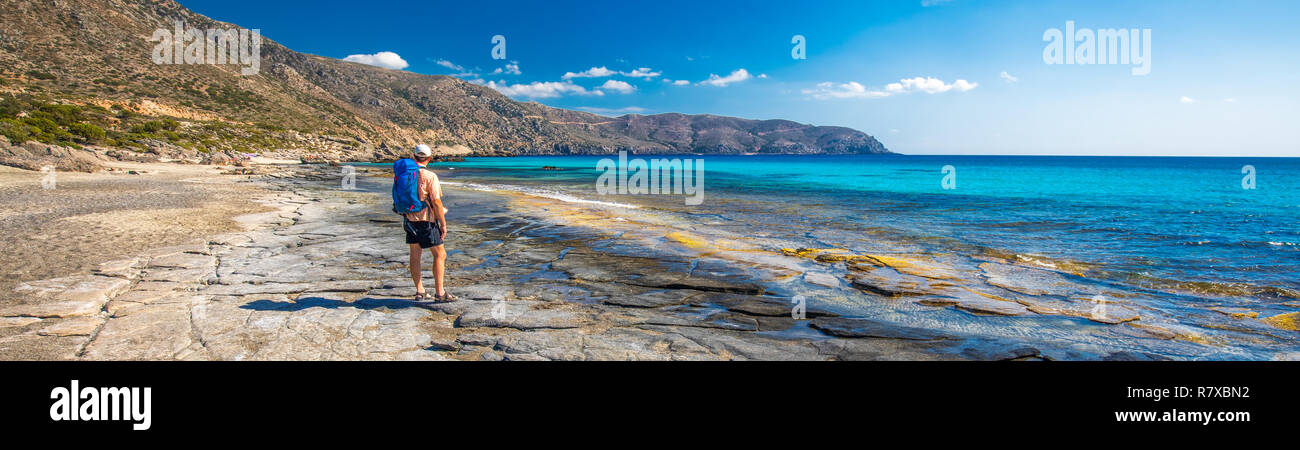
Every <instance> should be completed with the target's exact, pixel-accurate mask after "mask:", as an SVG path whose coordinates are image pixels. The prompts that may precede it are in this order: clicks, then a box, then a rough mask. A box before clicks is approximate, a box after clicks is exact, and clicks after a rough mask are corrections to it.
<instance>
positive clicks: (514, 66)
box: [492, 61, 523, 75]
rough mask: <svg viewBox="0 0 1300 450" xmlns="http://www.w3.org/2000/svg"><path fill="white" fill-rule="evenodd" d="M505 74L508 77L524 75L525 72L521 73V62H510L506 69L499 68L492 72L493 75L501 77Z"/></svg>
mask: <svg viewBox="0 0 1300 450" xmlns="http://www.w3.org/2000/svg"><path fill="white" fill-rule="evenodd" d="M503 73H504V74H506V75H521V74H523V72H520V71H519V61H510V63H508V64H506V66H505V67H498V68H497V69H496V70H493V71H492V74H493V75H501V74H503Z"/></svg>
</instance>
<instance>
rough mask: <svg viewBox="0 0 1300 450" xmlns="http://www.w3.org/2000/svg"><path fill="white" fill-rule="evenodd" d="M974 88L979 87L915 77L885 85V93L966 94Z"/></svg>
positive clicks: (964, 82) (975, 84)
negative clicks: (952, 91) (954, 92)
mask: <svg viewBox="0 0 1300 450" xmlns="http://www.w3.org/2000/svg"><path fill="white" fill-rule="evenodd" d="M976 86H979V83H971V82H969V81H966V80H957V81H954V82H952V84H947V83H944V82H943V80H940V79H938V78H931V77H925V78H921V77H915V78H904V79H902V80H898V82H897V83H889V84H887V85H885V91H887V92H889V93H890V94H906V93H911V92H918V91H919V92H924V93H927V94H939V93H943V92H948V91H950V90H954V89H955V90H957V91H958V92H966V91H969V90H971V89H975V87H976Z"/></svg>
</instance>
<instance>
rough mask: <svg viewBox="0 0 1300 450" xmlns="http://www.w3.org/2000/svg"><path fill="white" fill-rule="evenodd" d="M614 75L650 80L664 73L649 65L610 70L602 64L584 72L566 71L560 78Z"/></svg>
mask: <svg viewBox="0 0 1300 450" xmlns="http://www.w3.org/2000/svg"><path fill="white" fill-rule="evenodd" d="M614 75H622V76H625V77H630V78H645V79H647V80H648V79H651V78H654V77H657V76H659V75H663V74H662V73H660V72H656V71H655V70H654V69H651V68H649V67H639V68H636V69H633V70H630V71H626V72H623V71H617V70H609V68H608V67H605V66H600V67H592V68H590V69H587V70H584V71H582V72H565V73H564V76H562V77H560V78H563V79H566V80H569V79H573V78H604V77H612V76H614Z"/></svg>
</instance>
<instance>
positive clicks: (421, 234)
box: [402, 144, 455, 302]
mask: <svg viewBox="0 0 1300 450" xmlns="http://www.w3.org/2000/svg"><path fill="white" fill-rule="evenodd" d="M413 156H414V157H413V159H414V160H415V164H416V165H417V166H418V167H419V169H418V170H417V171H416V176H417V177H418V181H417V183H418V186H419V188H418V192H419V197H418V199H419V200H420V201H422V202H425V208H424V209H421V210H419V211H416V212H408V213H404V214H402V216H403V217H402V228H404V229H406V243H407V244H410V249H411V280H412V281H415V300H416V301H424V300H429V299H433V300H434V301H437V302H449V301H454V300H455V297H453V296H452V295H451V294H449V293H447V290H446V287H445V285H444V284H443V272H444V270H445V266H446V263H447V251H446V250H445V249H444V248H443V246H442V242H443V239H446V238H447V219H446V212H447V210H446V209H445V208H443V206H442V186H441V185H440V184H439V183H438V175H436V174H434V173H433V171H431V170H427V169H425V168H424V167H425V166H426V165H428V164H429V161H430V160H432V159H433V150H431V149H429V146H428V145H424V144H420V145H418V146H416V147H415V154H414V155H413ZM426 248H427V249H431V250H430V252H431V253H433V288H434V295H433V296H432V297H431V296H429V294H428V293H427V292H426V291H425V289H424V280H423V279H422V277H421V276H420V275H421V274H420V254H421V253H424V250H423V249H426Z"/></svg>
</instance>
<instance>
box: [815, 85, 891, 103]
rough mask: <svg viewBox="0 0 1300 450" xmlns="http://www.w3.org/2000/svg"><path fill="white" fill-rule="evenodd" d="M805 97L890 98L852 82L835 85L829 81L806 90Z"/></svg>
mask: <svg viewBox="0 0 1300 450" xmlns="http://www.w3.org/2000/svg"><path fill="white" fill-rule="evenodd" d="M802 92H803V94H804V95H809V96H812V98H815V99H818V100H826V99H832V98H880V97H888V96H889V93H888V92H883V91H871V90H867V87H866V86H863V85H862V84H860V83H858V82H856V81H850V82H848V83H840V84H834V83H831V82H829V81H825V82H821V83H817V88H816V89H804V90H803V91H802Z"/></svg>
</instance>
